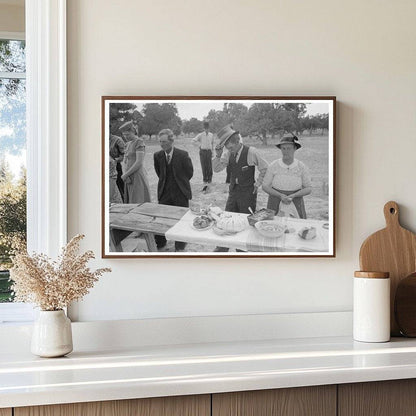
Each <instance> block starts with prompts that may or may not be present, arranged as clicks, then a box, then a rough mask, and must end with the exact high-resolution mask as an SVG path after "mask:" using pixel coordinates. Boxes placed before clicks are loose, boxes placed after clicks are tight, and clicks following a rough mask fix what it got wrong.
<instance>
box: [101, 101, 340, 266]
mask: <svg viewBox="0 0 416 416" xmlns="http://www.w3.org/2000/svg"><path fill="white" fill-rule="evenodd" d="M335 104H336V99H335V97H242V96H241V97H136V96H133V97H118V96H106V97H102V256H103V257H106V258H116V257H117V258H120V257H230V256H231V257H334V256H335V110H336V108H335Z"/></svg>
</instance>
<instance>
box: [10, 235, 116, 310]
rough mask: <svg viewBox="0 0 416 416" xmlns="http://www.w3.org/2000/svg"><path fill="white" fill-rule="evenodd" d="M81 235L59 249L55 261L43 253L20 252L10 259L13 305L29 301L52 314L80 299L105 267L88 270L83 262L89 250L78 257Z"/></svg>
mask: <svg viewBox="0 0 416 416" xmlns="http://www.w3.org/2000/svg"><path fill="white" fill-rule="evenodd" d="M83 238H84V236H83V235H80V234H79V235H76V236H75V237H74V238H72V240H71V241H70V242H69V243H68V244H67V245H66V246H65V247H64V248H63V249H62V253H61V255H60V256H59V257H58V260H57V261H54V260H52V259H50V258H49V257H48V256H46V255H44V254H37V253H33V254H32V255H29V254H28V252H27V251H26V250H23V251H21V252H19V253H17V254H16V255H15V257H14V258H13V267H12V269H11V270H10V279H11V280H12V281H13V286H12V288H13V290H14V292H15V298H14V300H15V302H29V303H34V304H36V305H37V306H39V308H40V309H42V310H46V311H55V310H59V309H62V308H64V307H66V306H68V305H69V304H70V303H71V302H72V301H74V300H79V299H81V298H83V297H84V296H85V295H86V294H87V293H88V292H89V291H90V289H91V288H92V287H93V286H94V283H95V282H96V281H97V280H98V279H99V277H100V276H101V275H102V274H103V273H105V272H111V269H109V268H103V269H97V270H95V271H91V270H90V269H89V268H88V266H87V263H88V262H89V260H91V259H93V258H94V253H93V252H92V251H86V252H85V253H83V254H80V255H79V254H78V251H79V244H80V241H81V240H82V239H83Z"/></svg>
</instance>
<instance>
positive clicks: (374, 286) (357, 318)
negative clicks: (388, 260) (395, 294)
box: [353, 272, 390, 342]
mask: <svg viewBox="0 0 416 416" xmlns="http://www.w3.org/2000/svg"><path fill="white" fill-rule="evenodd" d="M353 308H354V310H353V321H354V330H353V337H354V339H355V340H356V341H361V342H387V341H389V340H390V278H389V273H387V272H355V273H354V302H353Z"/></svg>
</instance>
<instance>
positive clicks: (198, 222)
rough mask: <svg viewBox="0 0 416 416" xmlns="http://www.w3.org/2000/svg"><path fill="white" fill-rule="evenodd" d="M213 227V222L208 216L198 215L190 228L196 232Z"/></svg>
mask: <svg viewBox="0 0 416 416" xmlns="http://www.w3.org/2000/svg"><path fill="white" fill-rule="evenodd" d="M213 225H214V220H213V219H212V218H211V217H209V216H208V215H198V216H197V217H196V218H195V219H194V220H193V221H192V228H194V229H195V230H198V231H205V230H209V229H210V228H211V227H212V226H213Z"/></svg>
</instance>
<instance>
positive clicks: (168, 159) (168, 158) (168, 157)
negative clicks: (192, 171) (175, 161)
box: [166, 153, 170, 165]
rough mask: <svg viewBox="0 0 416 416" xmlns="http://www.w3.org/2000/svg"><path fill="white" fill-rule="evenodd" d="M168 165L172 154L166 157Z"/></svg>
mask: <svg viewBox="0 0 416 416" xmlns="http://www.w3.org/2000/svg"><path fill="white" fill-rule="evenodd" d="M166 163H167V164H168V165H169V163H170V154H169V153H168V154H167V155H166Z"/></svg>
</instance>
